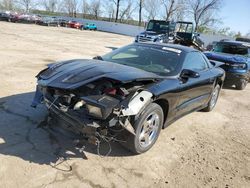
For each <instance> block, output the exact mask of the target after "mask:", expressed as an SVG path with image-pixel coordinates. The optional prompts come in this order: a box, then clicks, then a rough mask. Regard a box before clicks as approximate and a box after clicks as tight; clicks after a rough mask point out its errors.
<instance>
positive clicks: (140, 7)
mask: <svg viewBox="0 0 250 188" xmlns="http://www.w3.org/2000/svg"><path fill="white" fill-rule="evenodd" d="M143 6H144V0H139V26H141V21H142V8H143Z"/></svg>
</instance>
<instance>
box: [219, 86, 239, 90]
mask: <svg viewBox="0 0 250 188" xmlns="http://www.w3.org/2000/svg"><path fill="white" fill-rule="evenodd" d="M222 89H227V90H237V89H236V87H235V86H227V85H223V87H222Z"/></svg>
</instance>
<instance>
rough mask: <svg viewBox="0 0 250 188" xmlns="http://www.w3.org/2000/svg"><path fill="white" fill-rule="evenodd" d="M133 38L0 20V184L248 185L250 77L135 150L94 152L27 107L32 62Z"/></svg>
mask: <svg viewBox="0 0 250 188" xmlns="http://www.w3.org/2000/svg"><path fill="white" fill-rule="evenodd" d="M132 41H133V38H131V37H127V36H121V35H115V34H110V33H104V32H98V31H97V32H91V31H78V30H74V29H67V28H53V27H42V26H35V25H24V24H14V23H7V22H0V183H1V184H0V187H4V188H5V187H26V188H28V187H61V188H63V187H94V188H103V187H119V188H122V187H190V188H193V187H218V188H219V187H237V188H239V187H250V113H249V112H250V85H249V86H248V87H247V89H246V90H244V91H237V90H234V89H224V90H222V93H221V96H220V98H219V101H218V105H217V107H216V108H215V110H214V111H213V112H210V113H204V112H196V113H193V114H191V115H188V116H186V117H184V118H182V119H180V120H179V121H177V122H176V123H174V124H172V125H171V126H169V127H168V128H166V129H165V130H163V131H162V132H161V135H160V138H159V140H158V141H157V143H156V144H155V146H154V147H153V148H152V149H151V150H150V151H148V152H147V153H145V154H142V155H137V156H134V155H132V154H131V153H130V152H128V151H126V150H125V149H123V148H121V147H120V146H119V144H116V143H114V144H112V152H111V154H110V155H109V156H108V157H100V156H99V155H98V154H97V150H96V147H95V146H91V145H86V147H85V148H81V149H77V148H76V147H75V143H74V142H73V137H74V135H71V134H68V133H65V132H62V131H61V130H57V129H47V128H41V127H40V126H39V125H41V122H42V120H43V119H44V117H45V116H46V109H45V108H44V107H43V106H40V107H38V108H37V109H36V110H34V109H32V108H31V107H30V104H31V100H32V97H33V95H34V90H35V85H36V80H35V75H36V74H37V73H38V72H39V70H41V69H42V68H44V67H46V65H47V64H49V63H53V62H54V61H60V60H67V59H74V58H91V57H93V56H96V55H102V54H105V53H106V52H109V51H111V49H112V48H115V47H120V46H123V45H125V44H129V43H131V42H132ZM107 149H108V148H107V145H103V146H101V153H102V154H105V152H107Z"/></svg>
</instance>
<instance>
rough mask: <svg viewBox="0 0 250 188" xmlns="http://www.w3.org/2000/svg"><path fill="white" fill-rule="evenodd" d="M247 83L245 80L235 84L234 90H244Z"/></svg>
mask: <svg viewBox="0 0 250 188" xmlns="http://www.w3.org/2000/svg"><path fill="white" fill-rule="evenodd" d="M247 83H248V81H247V80H246V79H241V80H240V81H239V83H237V84H236V85H235V86H236V89H238V90H244V89H245V88H246V86H247Z"/></svg>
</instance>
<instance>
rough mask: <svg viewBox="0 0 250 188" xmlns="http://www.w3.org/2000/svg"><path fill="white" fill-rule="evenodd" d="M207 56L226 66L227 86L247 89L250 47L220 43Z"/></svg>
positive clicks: (233, 42)
mask: <svg viewBox="0 0 250 188" xmlns="http://www.w3.org/2000/svg"><path fill="white" fill-rule="evenodd" d="M205 55H206V56H207V57H208V58H209V59H211V60H216V61H221V62H223V63H224V64H223V65H222V66H221V67H222V68H223V69H224V70H225V71H226V80H225V85H228V86H232V85H235V86H236V88H237V89H239V90H242V89H245V87H246V85H247V83H248V81H249V77H250V45H249V44H247V43H243V42H236V41H224V42H218V43H217V44H216V45H215V47H214V49H213V51H212V52H206V53H205Z"/></svg>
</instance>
